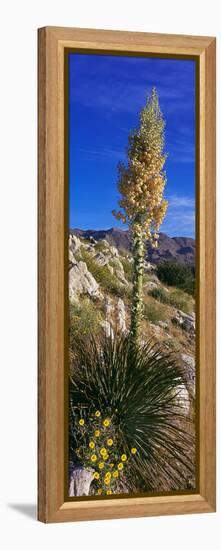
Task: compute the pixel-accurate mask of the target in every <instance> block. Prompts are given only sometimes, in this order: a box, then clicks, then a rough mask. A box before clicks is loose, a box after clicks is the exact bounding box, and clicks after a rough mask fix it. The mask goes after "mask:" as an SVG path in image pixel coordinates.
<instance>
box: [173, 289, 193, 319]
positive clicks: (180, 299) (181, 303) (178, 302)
mask: <svg viewBox="0 0 221 550" xmlns="http://www.w3.org/2000/svg"><path fill="white" fill-rule="evenodd" d="M169 303H170V305H171V306H174V307H176V308H177V309H181V310H182V311H184V313H190V312H191V311H192V310H193V304H192V302H191V298H190V296H188V295H187V294H185V293H184V292H182V290H179V289H175V290H172V291H171V292H170V294H169Z"/></svg>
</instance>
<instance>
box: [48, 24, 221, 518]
mask: <svg viewBox="0 0 221 550" xmlns="http://www.w3.org/2000/svg"><path fill="white" fill-rule="evenodd" d="M215 46H216V41H215V38H213V37H197V36H178V35H166V34H149V33H136V32H121V31H103V30H88V29H78V28H76V29H75V28H59V27H45V28H42V29H40V30H39V392H38V402H39V469H38V472H39V475H38V518H39V520H40V521H43V522H60V521H80V520H89V519H108V518H126V517H138V516H151V515H164V514H184V513H196V512H198V513H199V512H213V511H215V500H216V497H215V479H216V473H215ZM65 48H76V49H80V50H82V49H85V50H99V51H100V52H102V51H103V52H104V50H108V51H112V52H114V51H115V52H119V53H120V52H128V53H129V52H133V53H137V54H138V55H139V54H142V53H146V54H147V53H149V54H151V53H152V54H159V55H160V54H161V55H162V54H163V55H165V54H167V55H168V54H169V55H174V56H176V55H185V56H196V58H197V59H198V61H199V106H198V108H199V143H198V147H199V193H198V199H197V203H198V204H197V208H198V227H199V236H200V238H199V243H198V259H199V273H198V280H199V281H200V285H199V289H198V291H199V311H198V315H199V319H198V332H199V341H200V346H199V356H198V357H199V364H200V377H199V395H200V414H199V435H200V437H199V451H200V452H199V474H200V477H199V492H198V493H197V494H185V495H181V494H180V495H173V496H148V497H145V496H142V497H133V498H118V499H107V500H105V499H104V500H100V499H99V500H89V499H88V500H81V501H66V502H65V498H64V494H65V493H64V440H65V434H64V410H65V407H64V357H65V331H64V318H65V300H64V288H65V284H64V283H65V280H64V278H65V271H64V261H65V257H66V254H67V250H66V244H65V243H66V240H65V238H64V234H65V231H64V227H65V201H66V191H65V185H64V181H65V162H64V71H65V67H64V49H65Z"/></svg>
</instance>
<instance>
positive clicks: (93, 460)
mask: <svg viewBox="0 0 221 550" xmlns="http://www.w3.org/2000/svg"><path fill="white" fill-rule="evenodd" d="M96 460H97V456H96V455H95V454H93V455H91V461H92V462H96Z"/></svg>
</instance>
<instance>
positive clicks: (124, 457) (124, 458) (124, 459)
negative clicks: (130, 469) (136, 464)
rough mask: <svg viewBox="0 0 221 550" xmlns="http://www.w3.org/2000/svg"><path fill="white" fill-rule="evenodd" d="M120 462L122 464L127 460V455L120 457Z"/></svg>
mask: <svg viewBox="0 0 221 550" xmlns="http://www.w3.org/2000/svg"><path fill="white" fill-rule="evenodd" d="M121 460H123V462H126V460H127V455H125V454H123V455H121Z"/></svg>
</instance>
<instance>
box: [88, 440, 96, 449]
mask: <svg viewBox="0 0 221 550" xmlns="http://www.w3.org/2000/svg"><path fill="white" fill-rule="evenodd" d="M89 447H90V449H94V447H95V444H94V442H93V441H90V443H89Z"/></svg>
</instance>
